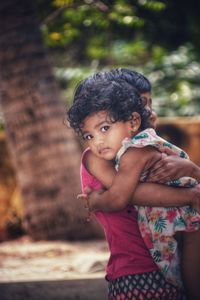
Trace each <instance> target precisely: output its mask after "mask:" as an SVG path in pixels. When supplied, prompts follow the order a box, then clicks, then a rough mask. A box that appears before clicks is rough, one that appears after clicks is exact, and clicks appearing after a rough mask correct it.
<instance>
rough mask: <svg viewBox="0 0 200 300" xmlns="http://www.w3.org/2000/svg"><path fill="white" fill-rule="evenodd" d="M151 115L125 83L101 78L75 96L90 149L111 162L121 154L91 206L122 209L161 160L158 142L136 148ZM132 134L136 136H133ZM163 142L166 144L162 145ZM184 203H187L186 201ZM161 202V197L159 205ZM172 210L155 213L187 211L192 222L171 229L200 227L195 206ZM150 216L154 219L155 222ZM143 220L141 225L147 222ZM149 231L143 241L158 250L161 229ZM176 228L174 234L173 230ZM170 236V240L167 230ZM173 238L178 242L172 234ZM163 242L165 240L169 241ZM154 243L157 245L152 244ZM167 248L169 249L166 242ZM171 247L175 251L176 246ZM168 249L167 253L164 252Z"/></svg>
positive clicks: (77, 119) (77, 118)
mask: <svg viewBox="0 0 200 300" xmlns="http://www.w3.org/2000/svg"><path fill="white" fill-rule="evenodd" d="M83 107H84V109H83ZM75 112H76V113H75ZM148 116H149V113H148V111H147V110H146V109H144V105H143V104H142V102H141V100H140V98H139V97H138V95H137V94H136V93H135V91H134V90H133V88H132V87H130V86H129V85H128V84H126V83H125V82H120V81H118V82H109V83H106V82H102V81H101V82H97V84H96V85H93V86H92V87H91V89H90V90H88V91H84V93H82V94H81V93H80V98H76V99H75V101H74V105H73V106H72V108H71V110H70V111H69V118H70V122H71V125H72V127H73V128H75V129H78V130H79V131H80V132H81V133H82V134H83V137H84V139H85V140H87V141H88V143H89V146H90V149H91V151H92V152H93V153H94V154H95V155H96V156H97V157H99V158H102V159H104V160H109V161H112V160H114V159H115V157H116V156H117V162H118V165H119V171H118V173H117V175H116V177H115V179H114V181H113V184H112V185H111V188H110V189H109V190H108V191H106V192H104V193H103V194H101V195H99V194H96V193H93V194H92V197H91V196H90V205H91V207H92V208H93V209H94V208H95V209H98V210H99V209H103V210H108V211H109V210H119V209H121V208H124V207H125V206H126V205H127V204H128V202H129V201H130V196H131V195H132V194H133V193H134V191H135V188H136V185H137V183H138V180H139V178H140V176H141V174H142V172H143V171H144V170H145V171H146V172H149V169H150V167H151V166H152V164H153V163H155V162H156V161H157V160H159V158H160V153H159V152H158V151H157V150H156V149H155V148H154V147H152V146H154V144H153V143H151V146H148V145H149V141H148V140H146V141H145V142H146V144H145V147H143V148H140V149H138V148H136V147H135V144H136V145H139V146H140V147H141V146H143V145H142V143H140V144H138V143H137V141H138V140H140V141H142V142H144V139H141V134H140V135H137V134H138V133H139V132H140V130H141V129H145V128H147V127H148ZM144 135H147V137H149V136H150V135H152V139H151V142H152V141H153V140H155V139H158V137H157V136H156V135H155V132H153V131H152V130H146V131H145V132H143V138H144ZM126 137H128V138H129V140H127V141H126V143H125V144H124V146H123V148H121V143H122V141H123V140H124V138H126ZM133 137H135V138H134V139H133V140H131V139H132V138H133ZM159 143H160V142H159ZM158 145H160V144H157V147H158ZM162 146H165V145H164V144H162ZM119 150H120V151H119ZM176 150H177V149H176ZM117 153H118V155H117ZM181 153H183V152H181ZM121 156H122V157H121ZM119 162H120V163H119ZM145 177H147V176H145ZM194 183H195V182H194ZM181 204H182V205H183V204H188V203H186V202H185V203H181ZM161 205H162V201H161V202H160V205H159V206H161ZM169 205H172V204H169ZM153 210H154V215H153ZM171 211H172V209H171V210H170V211H169V210H168V211H167V210H165V211H162V209H157V210H156V213H157V214H158V213H159V215H160V216H162V217H163V216H164V214H165V215H167V216H168V217H169V215H170V217H171V218H172V215H173V214H174V217H175V216H177V215H178V214H179V215H181V214H182V213H183V212H184V214H185V215H184V217H185V216H187V221H188V222H190V223H189V224H186V225H185V226H182V227H181V228H180V227H179V226H178V225H177V224H176V226H175V224H173V226H172V227H173V233H174V231H176V230H197V228H198V226H199V223H198V222H199V215H198V214H197V213H196V212H195V211H192V210H190V209H189V208H188V207H187V208H182V210H181V209H179V210H178V209H173V213H171ZM145 214H146V212H145ZM162 214H163V215H162ZM146 215H147V216H150V218H151V219H152V218H154V219H155V218H156V217H157V216H156V215H155V209H151V210H148V211H147V214H146ZM143 216H144V215H143ZM151 219H150V221H152V220H151ZM193 221H194V222H197V224H192V222H193ZM144 224H145V223H144V222H143V223H142V225H143V226H144ZM164 225H166V224H164ZM164 225H163V226H164ZM167 225H169V224H167ZM161 229H162V228H161ZM161 229H159V230H161ZM146 230H147V227H145V236H144V238H145V242H146V244H147V246H148V247H149V248H151V250H152V251H153V255H154V254H155V250H158V248H156V247H157V244H156V243H157V241H158V240H159V239H160V238H161V237H160V235H159V234H158V233H159V231H157V235H158V236H156V237H155V235H152V234H153V233H154V231H155V228H153V230H152V232H150V233H149V234H148V235H147V234H146ZM142 232H143V231H142ZM173 233H170V234H171V235H172V234H173ZM163 236H164V233H163V232H162V237H163ZM152 237H153V238H152ZM152 239H153V241H152ZM167 239H169V233H168V232H167ZM172 241H173V243H174V240H173V239H172ZM152 242H153V243H152ZM162 242H163V241H162ZM164 242H165V243H166V240H165V241H164ZM167 245H169V243H167ZM161 246H162V243H161ZM152 247H154V249H153V248H152ZM170 247H171V245H170ZM168 249H170V248H169V247H168ZM162 252H163V251H161V253H160V255H161V258H165V257H164V256H163V255H162ZM171 252H172V254H174V251H171ZM164 254H165V256H166V252H165V253H164ZM168 256H170V255H168ZM156 258H158V256H156ZM171 259H172V257H170V258H169V257H167V258H166V261H167V260H169V263H168V264H171ZM167 268H168V266H167V267H165V268H164V269H163V271H164V272H165V273H166V270H165V269H167Z"/></svg>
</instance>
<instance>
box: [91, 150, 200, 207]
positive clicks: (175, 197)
mask: <svg viewBox="0 0 200 300" xmlns="http://www.w3.org/2000/svg"><path fill="white" fill-rule="evenodd" d="M85 163H86V165H87V168H88V170H89V172H90V173H91V174H92V175H93V176H95V177H96V178H97V179H98V180H99V181H100V182H101V183H102V184H103V186H105V187H106V188H107V189H108V188H109V187H110V186H111V185H112V182H113V180H114V177H115V175H116V173H117V172H116V170H115V169H114V164H113V163H112V162H109V161H105V160H103V159H100V158H97V157H96V156H94V155H93V154H92V153H90V155H88V157H87V161H86V162H85ZM92 194H93V196H94V197H95V196H96V195H97V196H98V193H97V192H94V193H92ZM199 199H200V189H199V188H176V187H169V186H165V185H162V184H155V183H139V184H138V185H137V187H136V190H135V193H134V196H132V199H129V201H128V203H129V202H130V203H132V204H135V205H144V206H163V207H170V206H183V205H193V206H198V205H199V204H198V203H199V202H200V201H199ZM96 200H97V201H98V199H96ZM113 201H115V200H113ZM125 206H126V205H124V207H125ZM124 207H122V208H124ZM102 210H104V209H102ZM106 210H109V209H108V207H106ZM110 211H112V209H110Z"/></svg>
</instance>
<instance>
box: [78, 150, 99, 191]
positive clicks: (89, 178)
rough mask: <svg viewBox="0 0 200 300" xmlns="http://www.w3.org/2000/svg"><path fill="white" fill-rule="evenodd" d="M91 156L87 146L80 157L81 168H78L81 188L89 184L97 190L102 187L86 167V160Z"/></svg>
mask: <svg viewBox="0 0 200 300" xmlns="http://www.w3.org/2000/svg"><path fill="white" fill-rule="evenodd" d="M91 157H92V152H91V150H90V149H89V148H87V149H86V150H85V151H84V152H83V154H82V158H81V168H80V177H81V185H82V190H83V189H84V187H86V186H89V187H91V188H93V189H95V190H98V189H100V188H101V187H102V184H101V183H100V182H99V180H97V178H95V177H94V176H93V175H92V174H91V172H90V170H89V169H88V161H89V159H90V158H91Z"/></svg>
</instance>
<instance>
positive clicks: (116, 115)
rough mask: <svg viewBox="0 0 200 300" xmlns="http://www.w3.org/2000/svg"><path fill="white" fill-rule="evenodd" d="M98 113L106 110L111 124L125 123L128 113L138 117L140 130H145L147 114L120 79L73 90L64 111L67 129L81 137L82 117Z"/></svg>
mask: <svg viewBox="0 0 200 300" xmlns="http://www.w3.org/2000/svg"><path fill="white" fill-rule="evenodd" d="M99 111H107V112H108V115H109V117H110V119H111V120H112V122H117V121H127V120H130V119H131V118H132V113H133V112H137V113H139V115H140V117H141V130H142V129H145V128H147V127H149V124H148V119H149V115H150V112H149V111H148V110H146V109H145V106H144V104H143V101H142V100H141V98H140V95H139V94H138V92H137V90H136V89H135V88H134V87H133V86H131V85H130V84H128V83H127V82H126V81H124V80H116V81H114V80H113V81H108V80H98V79H97V80H96V81H94V82H92V83H91V84H90V83H87V84H86V85H85V87H84V88H81V89H79V88H77V89H76V93H75V96H74V101H73V104H72V106H71V108H70V109H69V110H68V120H69V123H70V126H71V127H72V128H73V129H74V130H75V131H76V132H77V133H78V134H81V127H82V125H83V123H84V120H85V118H86V117H88V116H90V115H92V114H94V113H97V112H99Z"/></svg>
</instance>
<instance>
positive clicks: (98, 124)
mask: <svg viewBox="0 0 200 300" xmlns="http://www.w3.org/2000/svg"><path fill="white" fill-rule="evenodd" d="M104 123H108V124H109V122H108V121H107V120H106V119H105V120H103V121H100V122H99V123H97V124H96V125H95V126H94V129H96V128H97V127H100V126H101V125H102V124H104ZM87 133H88V134H89V131H82V135H85V134H87Z"/></svg>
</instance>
